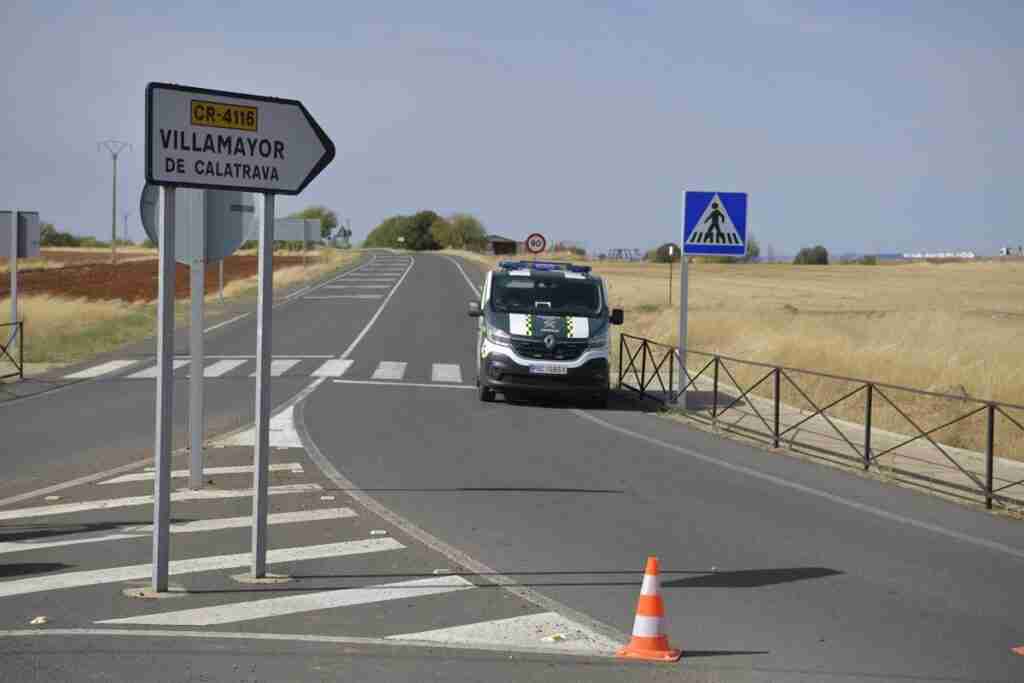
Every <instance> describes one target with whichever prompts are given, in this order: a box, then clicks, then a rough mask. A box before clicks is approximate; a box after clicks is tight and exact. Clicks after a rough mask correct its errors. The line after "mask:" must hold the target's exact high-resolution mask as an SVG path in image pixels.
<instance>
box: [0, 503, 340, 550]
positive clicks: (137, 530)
mask: <svg viewBox="0 0 1024 683" xmlns="http://www.w3.org/2000/svg"><path fill="white" fill-rule="evenodd" d="M355 516H356V513H355V511H354V510H353V509H352V508H328V509H326V510H300V511H299V512H278V513H275V514H272V515H268V516H267V523H268V524H271V525H273V524H295V523H299V522H317V521H321V520H325V519H346V518H348V517H355ZM251 525H252V516H251V515H247V516H245V517H223V518H220V519H198V520H195V521H193V522H178V523H176V524H171V526H170V529H171V533H172V534H193V533H198V532H203V531H220V530H222V529H238V528H247V527H249V526H251ZM152 530H153V527H152V525H150V524H141V525H139V526H131V527H124V530H123V531H120V532H118V533H113V534H103V535H100V536H89V537H87V538H80V537H78V536H77V535H76V536H75V537H74V538H64V537H62V536H58V537H56V538H54V540H47V541H9V542H7V543H0V554H5V553H21V552H26V551H30V550H41V549H44V548H59V547H62V546H66V545H82V544H84V543H103V542H105V541H121V540H125V539H130V538H146V537H147V536H148V535H149V534H150V533H151V532H152Z"/></svg>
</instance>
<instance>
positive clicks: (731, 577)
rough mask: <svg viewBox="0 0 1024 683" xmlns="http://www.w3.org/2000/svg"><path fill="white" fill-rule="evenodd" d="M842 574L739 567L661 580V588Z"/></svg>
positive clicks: (773, 582)
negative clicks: (683, 577) (734, 569)
mask: <svg viewBox="0 0 1024 683" xmlns="http://www.w3.org/2000/svg"><path fill="white" fill-rule="evenodd" d="M839 574H842V572H840V571H836V570H835V569H827V568H825V567H795V568H792V569H741V570H739V571H731V572H715V573H713V574H703V575H701V576H691V577H687V578H685V579H671V580H669V581H662V582H661V587H662V588H759V587H761V586H774V585H777V584H780V583H791V582H793V581H806V580H808V579H821V578H824V577H826V576H837V575H839Z"/></svg>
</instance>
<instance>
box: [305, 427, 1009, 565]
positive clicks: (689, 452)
mask: <svg viewBox="0 0 1024 683" xmlns="http://www.w3.org/2000/svg"><path fill="white" fill-rule="evenodd" d="M570 410H571V412H573V413H575V414H576V415H578V416H579V417H581V418H583V419H584V420H589V421H590V422H593V423H594V424H597V425H600V426H601V427H604V428H605V429H608V430H610V431H613V432H618V433H619V434H622V435H624V436H629V437H632V438H634V439H637V440H639V441H644V442H646V443H649V444H651V445H653V446H660V447H662V448H665V449H667V450H670V451H675V452H676V453H680V454H682V455H686V456H689V457H691V458H693V459H695V460H700V461H701V462H706V463H708V464H710V465H715V466H716V467H721V468H722V469H726V470H730V471H732V472H738V473H740V474H746V475H748V476H751V477H754V478H755V479H760V480H762V481H767V482H770V483H772V484H776V485H777V486H781V487H783V488H788V489H792V490H794V491H800V492H801V493H806V494H808V495H811V496H815V497H817V498H822V499H824V500H828V501H831V502H833V503H836V504H838V505H843V506H845V507H848V508H852V509H854V510H857V511H859V512H867V513H869V514H872V515H875V516H877V517H881V518H883V519H888V520H890V521H893V522H899V523H900V524H906V525H907V526H912V527H915V528H917V529H924V530H925V531H931V532H933V533H936V534H939V535H942V536H946V537H947V538H953V539H956V540H958V541H963V542H964V543H970V544H971V545H975V546H980V547H982V548H987V549H988V550H994V551H996V552H1000V553H1005V554H1007V555H1011V556H1013V557H1016V558H1019V559H1022V560H1024V550H1020V549H1017V548H1014V547H1012V546H1008V545H1005V544H1003V543H999V542H997V541H990V540H988V539H984V538H977V537H974V536H970V535H968V534H964V533H960V532H959V531H953V530H952V529H947V528H945V527H941V526H938V525H937V524H929V523H928V522H921V521H918V520H916V519H912V518H910V517H906V516H904V515H900V514H897V513H895V512H889V511H888V510H883V509H881V508H877V507H875V506H873V505H867V504H865V503H858V502H857V501H855V500H850V499H848V498H843V497H841V496H837V495H835V494H833V493H828V492H827V491H819V490H818V489H815V488H812V487H810V486H804V485H803V484H798V483H796V482H793V481H789V480H787V479H783V478H782V477H776V476H775V475H772V474H768V473H766V472H761V471H760V470H756V469H754V468H752V467H746V466H745V465H736V464H733V463H731V462H726V461H724V460H719V459H718V458H714V457H711V456H709V455H704V454H703V453H699V452H698V451H695V450H693V449H691V448H686V447H685V446H677V445H675V444H671V443H667V442H665V441H661V440H660V439H655V438H654V437H652V436H647V435H646V434H640V433H638V432H634V431H632V430H629V429H626V428H625V427H619V426H618V425H614V424H612V423H610V422H606V421H605V420H602V419H601V418H599V417H596V416H594V415H591V414H590V413H587V412H586V411H583V410H579V409H577V408H572V409H570ZM321 469H322V468H321Z"/></svg>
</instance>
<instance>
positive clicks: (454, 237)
mask: <svg viewBox="0 0 1024 683" xmlns="http://www.w3.org/2000/svg"><path fill="white" fill-rule="evenodd" d="M486 236H487V232H486V230H485V229H484V225H483V223H481V222H480V220H479V219H477V218H476V217H475V216H473V215H471V214H468V213H455V214H452V215H451V216H448V217H447V218H445V217H442V216H440V215H438V214H437V213H436V212H434V211H419V212H417V213H414V214H412V215H411V216H406V215H401V214H399V215H395V216H391V217H389V218H385V219H384V220H383V221H382V222H381V223H380V225H378V226H377V227H376V228H374V229H373V230H372V231H371V232H370V234H369V235H367V237H366V242H365V243H364V244H365V246H367V247H403V248H405V249H412V250H414V251H423V250H427V249H449V248H450V249H470V250H474V251H479V250H482V249H483V247H484V245H485V244H486Z"/></svg>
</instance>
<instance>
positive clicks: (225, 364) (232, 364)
mask: <svg viewBox="0 0 1024 683" xmlns="http://www.w3.org/2000/svg"><path fill="white" fill-rule="evenodd" d="M248 362H249V361H248V360H247V359H240V360H219V361H217V362H216V363H214V364H213V365H207V366H206V367H205V368H204V369H203V377H220V376H221V375H223V374H225V373H227V372H230V371H232V370H234V369H235V368H237V367H238V366H239V365H245V364H246V363H248Z"/></svg>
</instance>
